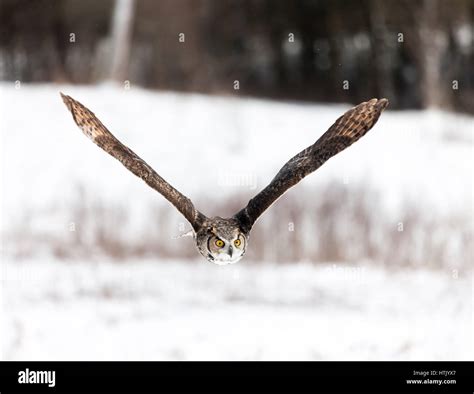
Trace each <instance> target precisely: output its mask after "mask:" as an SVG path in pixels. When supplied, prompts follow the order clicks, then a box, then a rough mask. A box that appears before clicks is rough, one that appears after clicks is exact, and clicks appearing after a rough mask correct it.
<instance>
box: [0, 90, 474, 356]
mask: <svg viewBox="0 0 474 394" xmlns="http://www.w3.org/2000/svg"><path fill="white" fill-rule="evenodd" d="M59 91H62V92H64V93H66V94H69V95H71V96H72V97H74V98H75V99H77V100H79V101H80V102H82V103H83V104H85V105H87V106H88V107H89V108H91V110H92V111H93V112H95V113H96V114H97V115H98V116H99V117H100V119H101V120H102V121H103V123H104V124H105V125H106V126H107V127H108V128H109V129H110V130H111V131H112V132H113V133H114V134H115V135H116V136H117V137H118V138H119V139H121V140H122V141H123V142H124V143H126V144H127V145H128V146H130V147H131V148H132V149H133V150H134V151H136V152H137V153H138V154H139V155H140V156H141V157H142V158H144V159H145V160H146V161H147V162H148V163H150V164H151V165H152V166H153V167H155V169H156V170H157V171H158V172H159V173H160V174H161V175H162V176H163V177H164V178H165V179H166V180H168V181H169V182H170V183H171V184H172V185H174V186H175V187H176V188H178V189H179V190H181V191H182V192H183V193H185V194H186V195H188V196H189V197H190V198H192V199H193V201H195V203H196V205H197V206H198V208H201V209H202V211H203V212H204V213H205V214H208V215H209V216H213V215H223V216H225V215H230V214H232V213H234V212H233V211H232V209H234V208H239V207H241V206H243V205H244V204H245V203H246V201H247V200H248V198H250V197H252V196H253V195H254V194H255V193H256V192H257V191H258V190H259V189H260V188H262V187H264V186H265V185H266V184H267V183H268V182H269V181H270V180H271V178H272V177H273V176H274V175H275V174H276V172H277V171H278V170H279V168H280V167H281V166H282V165H283V164H284V163H285V162H286V161H287V160H288V159H289V158H290V157H291V156H293V155H294V154H295V153H297V152H299V151H300V150H302V149H303V148H305V147H307V146H308V145H310V144H312V143H313V142H314V141H315V140H316V139H317V138H318V137H319V136H320V135H321V134H322V133H323V132H324V131H325V130H326V129H327V128H328V127H329V126H330V125H331V124H332V123H333V122H334V120H335V119H336V118H337V117H339V116H340V115H341V114H342V113H343V112H344V111H345V110H347V109H348V108H349V107H348V106H344V105H309V104H308V105H307V104H301V103H278V102H270V101H264V100H255V99H247V98H241V99H239V98H235V97H234V98H231V97H208V96H202V95H196V94H176V93H167V92H161V93H157V92H149V91H145V90H142V89H138V88H133V87H132V89H131V90H123V89H119V88H118V87H115V86H110V85H100V86H97V87H77V86H64V85H61V86H60V85H57V86H56V85H34V86H28V85H23V86H22V87H21V89H15V88H14V87H13V84H7V83H0V108H2V111H1V117H0V128H1V162H2V171H1V172H0V174H1V176H2V179H1V184H2V193H1V194H0V197H1V198H2V202H1V207H2V209H1V214H2V218H1V219H2V220H1V231H2V255H3V260H2V267H1V270H0V273H1V278H0V279H1V281H0V285H1V286H2V288H1V293H0V295H1V301H0V305H1V308H2V310H1V313H0V344H1V350H2V353H1V357H2V358H3V359H8V360H20V359H26V360H39V359H61V360H77V359H79V360H96V359H97V360H120V359H130V360H281V359H298V360H300V359H304V360H306V359H311V360H353V359H362V360H438V359H443V360H449V359H472V358H473V349H472V346H473V339H472V332H473V331H474V328H473V325H472V305H473V301H474V300H473V297H474V295H473V291H472V244H473V241H472V221H473V168H474V154H473V153H474V152H473V137H474V134H473V127H472V126H473V124H474V122H473V117H471V116H465V115H459V114H451V113H445V112H438V111H403V112H397V111H385V112H384V114H383V115H382V116H381V118H380V120H379V122H378V123H377V125H376V126H375V128H374V130H372V131H371V132H370V133H369V134H368V135H367V136H365V137H364V138H363V139H362V140H361V141H360V142H358V143H357V144H355V145H354V146H353V147H351V148H349V149H348V150H346V151H344V152H343V153H341V154H340V155H338V156H337V157H335V158H333V159H331V160H330V161H329V162H327V163H326V164H325V165H324V166H323V167H322V168H321V169H319V170H318V172H317V173H315V174H313V175H312V176H309V177H307V178H306V179H304V180H303V181H302V182H301V183H300V184H299V185H298V186H296V187H295V188H294V189H292V190H290V192H289V193H288V195H287V196H285V197H284V198H282V199H281V200H280V201H278V202H277V203H276V204H275V206H274V207H273V208H272V209H271V210H269V212H268V214H266V215H264V216H263V217H262V219H261V220H260V221H259V222H258V223H257V224H256V226H255V229H254V230H253V235H252V239H251V241H250V250H249V252H248V254H247V255H246V258H245V259H244V260H243V261H242V262H240V263H238V264H237V265H235V266H226V267H218V266H215V265H212V264H210V263H207V262H205V261H204V260H202V259H199V258H198V257H196V256H197V255H196V253H197V252H196V251H195V250H194V247H193V245H192V242H191V240H190V239H183V240H171V237H172V236H173V235H176V234H178V233H179V232H181V231H183V228H181V225H182V223H183V222H184V220H183V218H182V217H181V216H180V215H179V214H178V213H176V212H175V211H174V209H173V208H171V207H170V206H169V204H168V203H167V202H166V201H165V200H164V199H163V198H162V197H161V196H159V195H157V194H156V192H155V191H153V190H151V189H149V188H148V187H147V186H146V185H144V184H143V182H141V181H140V180H138V179H136V177H135V176H133V175H132V174H130V173H128V172H127V171H126V170H125V169H123V168H122V166H121V165H120V163H118V162H117V161H115V160H114V159H112V158H110V157H108V156H107V155H106V154H105V153H104V152H103V151H101V150H100V149H99V148H97V147H96V146H95V145H93V144H92V143H91V142H90V141H89V140H88V139H87V138H85V137H84V136H83V135H82V134H81V133H80V131H79V130H78V129H77V127H76V126H75V125H74V123H73V120H72V118H71V115H70V114H69V113H68V111H67V110H66V108H65V106H64V105H63V103H62V101H61V99H60V97H59V93H58V92H59ZM328 185H332V186H330V187H328ZM337 185H340V187H342V188H343V190H344V193H345V194H344V195H346V196H348V200H344V201H346V203H344V204H343V203H340V202H338V201H337V200H336V199H335V197H334V196H335V195H336V190H337V187H335V186H337ZM357 190H363V191H365V192H364V193H365V194H363V193H362V194H359V197H357V193H356V191H357ZM367 191H368V192H367ZM367 193H369V194H373V195H374V196H377V204H372V200H370V199H368V198H366V197H367ZM322 194H325V195H322ZM236 198H237V199H238V201H236V200H235V199H236ZM357 198H359V200H357ZM227 199H228V200H229V201H230V202H231V204H230V205H229V206H225V205H223V204H222V201H224V202H225V201H227ZM331 200H334V203H335V207H333V208H332V210H329V209H326V208H324V207H325V204H326V203H327V201H331ZM84 201H85V203H84ZM354 201H355V202H354ZM357 201H359V202H360V201H362V204H363V205H362V206H365V207H366V208H365V210H366V211H367V210H368V212H369V214H370V217H365V216H362V219H361V218H359V219H358V216H357V214H358V213H359V209H360V206H359V205H358V202H357ZM88 204H89V205H91V204H95V205H93V206H92V208H91V207H90V206H89V205H88ZM318 204H319V205H318ZM351 204H352V205H353V206H352V205H351ZM313 206H320V207H323V208H324V209H322V214H320V216H311V215H313V213H314V212H313V211H311V207H313ZM223 207H224V209H225V210H227V212H222V211H220V210H219V209H220V208H223ZM293 207H298V209H299V210H300V211H299V215H300V216H298V215H296V214H295V212H292V208H293ZM407 207H409V209H408V208H407ZM218 208H219V209H218ZM117 212H118V213H120V215H123V216H126V220H124V221H121V220H120V215H119V217H117ZM407 212H408V213H407ZM158 213H159V214H158ZM413 213H415V216H413ZM409 214H411V215H412V216H410V215H409ZM272 215H273V216H272ZM413 217H414V218H415V219H413ZM315 218H316V219H315ZM410 218H412V219H411V221H410V220H409V219H410ZM276 219H279V220H280V222H278V221H275V220H276ZM303 219H305V220H306V221H303ZM324 220H325V222H324V223H326V225H327V226H328V227H324V226H323V221H324ZM361 220H362V224H364V223H365V227H361ZM417 220H420V221H421V222H422V223H424V224H423V226H424V227H423V226H418V227H416V223H417V222H416V221H417ZM364 221H365V222H364ZM165 222H166V223H170V226H169V227H166V226H164V225H163V224H162V223H165ZM290 222H294V224H295V229H296V230H295V232H294V233H292V234H290V233H289V231H288V229H287V228H288V223H290ZM380 223H383V225H382V224H380ZM400 223H402V224H403V226H404V232H403V233H399V232H397V227H399V226H400ZM280 225H281V226H282V227H279V226H280ZM71 226H72V227H73V228H74V231H71ZM97 226H99V227H97ZM384 226H385V227H384ZM387 226H388V228H389V230H388V232H387ZM328 229H330V230H331V231H333V232H334V233H335V234H337V236H335V238H334V239H336V240H338V241H339V244H338V245H339V247H340V245H347V247H349V246H352V247H354V248H355V249H357V247H359V246H360V245H361V241H364V240H365V239H367V238H371V240H370V242H371V243H370V244H369V246H371V247H377V248H380V247H383V246H386V248H387V250H385V251H383V254H382V255H383V256H388V257H391V256H392V255H393V256H395V255H397V254H398V256H397V259H395V260H394V261H401V265H397V264H393V261H389V259H387V260H385V259H380V258H377V255H375V258H374V257H373V256H372V257H371V258H369V257H367V256H366V249H361V250H359V251H357V250H355V251H354V252H353V253H352V252H351V253H352V254H351V253H345V254H344V256H352V259H351V261H352V262H351V263H349V259H347V260H344V261H343V260H340V261H338V262H337V263H335V264H332V263H326V264H315V262H320V261H321V255H322V254H321V253H322V252H321V250H322V249H318V248H317V247H318V242H319V243H321V242H324V241H321V240H325V239H326V238H324V236H325V235H327V232H328V231H327V230H328ZM384 231H385V232H384ZM109 233H113V235H114V237H113V238H107V234H109ZM104 234H105V235H104ZM393 234H395V235H393ZM97 237H99V238H100V237H102V238H100V239H101V242H102V243H108V244H107V245H108V247H109V249H113V250H115V249H117V248H119V247H120V246H122V245H126V246H127V247H129V248H131V247H133V245H137V244H140V242H142V240H144V239H147V240H148V241H147V243H144V244H143V245H145V246H146V247H147V248H150V247H153V245H154V244H155V243H156V247H153V249H152V253H149V254H148V255H146V254H145V255H144V256H142V258H134V257H133V258H132V257H127V258H123V256H122V258H119V259H118V261H113V257H114V256H113V255H109V254H105V255H104V254H103V251H104V250H106V249H100V248H99V249H97V248H98V243H97V242H96V241H97ZM401 237H405V238H401ZM295 240H296V241H298V242H299V243H295V242H294V241H295ZM111 241H113V242H111ZM290 243H294V244H296V248H301V252H300V253H299V259H301V260H303V261H304V262H301V263H292V262H291V261H290V260H291V259H288V260H284V261H287V262H286V263H282V264H275V262H276V261H277V260H278V261H281V260H282V255H283V254H284V253H285V251H286V250H288V249H289V248H290ZM168 245H169V246H168ZM407 245H408V246H409V247H407ZM433 245H437V248H434V246H433ZM78 246H81V248H82V249H81V250H80V253H77V254H76V255H75V254H74V253H73V252H74V250H75V248H76V247H78ZM263 247H265V248H266V249H265V250H264V251H265V253H263V254H261V255H262V256H264V257H263V258H259V257H258V256H259V254H257V253H256V252H255V251H257V250H259V248H263ZM313 247H314V250H313V249H312V248H313ZM402 250H404V251H405V252H404V253H405V254H403V253H401V251H402ZM165 252H166V253H165ZM428 252H429V253H428ZM81 253H82V254H81ZM380 253H382V252H380ZM414 253H415V254H414ZM150 256H153V258H150ZM157 256H158V257H157ZM160 256H161V257H160ZM183 256H193V257H192V258H195V260H192V261H184V260H179V259H177V258H176V257H181V258H182V257H183ZM360 256H364V257H363V258H360ZM405 257H406V261H405V260H404V259H405ZM260 260H261V261H260ZM435 260H436V261H437V263H436V264H433V261H435ZM324 261H336V260H331V259H327V260H324ZM414 262H415V263H414ZM433 267H437V269H433Z"/></svg>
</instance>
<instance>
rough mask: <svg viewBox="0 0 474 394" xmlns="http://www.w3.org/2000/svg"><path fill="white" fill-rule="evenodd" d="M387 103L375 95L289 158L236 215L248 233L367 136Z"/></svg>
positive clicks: (348, 112)
mask: <svg viewBox="0 0 474 394" xmlns="http://www.w3.org/2000/svg"><path fill="white" fill-rule="evenodd" d="M387 105H388V100H387V99H380V100H378V99H375V98H374V99H372V100H370V101H367V102H364V103H361V104H359V105H357V106H356V107H354V108H352V109H350V110H349V111H347V112H346V113H345V114H344V115H342V116H341V117H340V118H339V119H337V120H336V122H335V123H334V124H333V125H332V126H331V127H330V128H329V129H328V130H327V131H326V132H325V133H324V134H323V135H322V136H321V137H320V138H319V139H318V140H317V141H316V142H315V143H314V144H313V145H311V146H309V147H308V148H306V149H305V150H303V151H301V152H300V153H298V154H297V155H296V156H294V157H293V158H292V159H290V160H289V161H288V162H287V163H286V164H285V165H284V166H283V167H282V168H281V170H280V171H279V172H278V174H277V175H276V176H275V178H273V180H272V181H271V182H270V184H269V185H268V186H267V187H266V188H265V189H263V190H262V191H261V192H260V193H258V194H257V195H256V196H255V197H254V198H252V199H251V200H250V201H249V203H248V204H247V206H246V207H245V208H243V209H242V210H240V211H239V212H237V213H236V214H235V215H234V217H235V218H236V219H237V220H238V221H239V222H240V224H241V227H242V229H243V230H244V231H245V232H246V233H248V232H249V231H250V229H251V228H252V226H253V224H254V223H255V221H256V220H257V219H258V217H259V216H260V215H261V214H262V213H263V212H265V210H266V209H268V207H270V205H272V204H273V203H274V202H275V201H276V200H277V199H278V198H279V197H281V196H282V195H283V194H284V193H285V192H286V191H287V190H288V189H289V188H290V187H292V186H294V185H296V184H297V183H298V182H299V181H301V180H302V179H303V178H304V177H305V176H306V175H308V174H310V173H312V172H313V171H315V170H317V169H318V168H319V167H321V165H323V164H324V163H325V162H326V161H327V160H328V159H330V158H331V157H333V156H334V155H336V154H338V153H339V152H341V151H342V150H344V149H345V148H347V147H348V146H350V145H352V144H353V143H354V142H356V141H357V140H358V139H359V138H361V137H362V136H364V135H365V134H366V133H367V132H368V131H369V130H370V129H371V128H372V127H373V126H374V125H375V123H377V120H378V118H379V116H380V114H381V113H382V111H383V110H384V109H385V107H386V106H387Z"/></svg>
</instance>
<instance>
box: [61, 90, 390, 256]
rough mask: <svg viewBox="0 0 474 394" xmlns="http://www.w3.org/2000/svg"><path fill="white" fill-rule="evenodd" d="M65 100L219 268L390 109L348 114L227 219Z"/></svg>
mask: <svg viewBox="0 0 474 394" xmlns="http://www.w3.org/2000/svg"><path fill="white" fill-rule="evenodd" d="M61 96H62V98H63V101H64V103H65V104H66V106H67V107H68V109H69V110H70V111H71V113H72V116H73V119H74V121H75V122H76V124H77V125H78V126H79V128H80V129H81V130H82V132H83V133H84V134H85V135H86V136H87V137H88V138H90V139H91V140H92V141H93V142H94V143H95V144H96V145H98V146H99V147H100V148H102V149H103V150H104V151H106V152H107V153H109V154H110V155H112V156H113V157H115V158H116V159H117V160H119V161H120V162H121V163H122V164H123V165H124V166H125V167H126V168H127V169H128V170H129V171H131V172H132V173H134V174H135V175H136V176H138V177H139V178H141V179H143V180H144V181H145V182H146V183H147V184H148V185H149V186H150V187H152V188H153V189H155V190H156V191H158V192H159V193H160V194H162V195H163V196H164V197H165V198H166V199H167V200H168V201H169V202H170V203H171V204H173V205H174V206H175V207H176V208H177V209H178V210H179V211H180V212H181V213H182V214H183V216H184V217H185V218H186V219H187V220H188V221H189V223H190V224H191V225H192V227H193V235H194V239H195V242H196V247H197V249H198V251H199V253H201V255H202V256H203V257H204V258H206V259H207V260H208V261H210V262H213V263H215V264H219V265H225V264H232V263H236V262H237V261H239V260H240V259H241V258H242V257H243V255H244V254H245V251H246V248H247V246H248V238H249V234H250V231H251V229H252V226H253V225H254V223H255V221H256V220H257V219H258V218H259V217H260V215H262V214H263V212H265V210H267V209H268V208H269V207H270V206H271V205H272V204H273V203H274V202H275V201H276V200H277V199H278V198H279V197H281V196H282V195H283V194H284V193H285V192H286V191H287V190H288V189H289V188H291V187H292V186H294V185H296V184H297V183H298V182H299V181H300V180H301V179H303V178H304V177H305V176H307V175H309V174H310V173H312V172H313V171H315V170H317V169H318V168H319V167H320V166H321V165H323V164H324V163H325V162H326V161H327V160H328V159H330V158H331V157H332V156H334V155H336V154H337V153H339V152H341V151H342V150H344V149H345V148H347V147H348V146H350V145H351V144H352V143H354V142H355V141H357V140H358V139H359V138H360V137H362V136H363V135H365V134H366V133H367V131H369V130H370V129H371V128H372V127H373V126H374V125H375V123H376V122H377V120H378V118H379V116H380V114H381V113H382V111H383V110H384V109H385V107H386V106H387V105H388V101H387V100H386V99H380V100H378V99H372V100H370V101H367V102H364V103H361V104H359V105H358V106H356V107H354V108H352V109H350V110H349V111H347V112H346V113H345V114H344V115H342V116H341V117H340V118H339V119H337V120H336V122H335V123H334V124H333V125H332V126H331V127H330V128H329V129H328V130H327V131H326V132H325V133H324V134H323V135H322V136H321V137H320V138H319V139H318V140H317V141H316V142H315V143H314V144H313V145H311V146H309V147H308V148H306V149H304V150H302V151H301V152H300V153H298V154H297V155H295V156H294V157H293V158H292V159H290V160H289V161H288V162H287V163H286V164H285V165H284V166H283V167H282V168H281V169H280V171H279V172H278V173H277V175H276V176H275V178H273V180H272V181H271V182H270V184H269V185H268V186H267V187H265V188H264V189H263V190H262V191H261V192H260V193H258V194H257V195H256V196H255V197H254V198H252V199H251V200H250V201H249V202H248V204H247V206H245V207H244V208H242V209H241V210H240V211H239V212H237V213H236V214H235V215H234V216H233V217H231V218H227V219H225V218H221V217H219V216H216V217H213V218H209V217H207V216H206V215H204V214H203V213H201V212H200V211H198V210H197V209H196V207H195V206H194V204H193V203H192V202H191V200H190V199H189V198H188V197H186V196H185V195H183V194H182V193H180V192H179V191H178V190H176V189H175V188H174V187H173V186H171V185H170V184H169V183H168V182H166V181H165V180H164V179H163V178H162V177H161V176H160V175H158V173H157V172H156V171H155V170H153V168H151V167H150V166H149V165H148V164H147V163H146V162H145V161H143V160H142V159H141V158H140V157H139V156H138V155H137V154H136V153H135V152H133V151H132V150H131V149H129V148H128V147H127V146H125V145H124V144H122V143H121V142H120V141H119V140H118V139H117V138H115V137H114V136H113V135H112V133H111V132H110V131H109V130H108V129H107V128H106V127H105V126H104V125H103V124H102V123H101V121H100V120H99V119H98V118H97V117H96V116H95V115H94V114H93V113H92V112H91V111H89V110H88V109H87V108H86V107H84V106H83V105H82V104H81V103H79V102H78V101H76V100H74V99H72V98H71V97H69V96H65V95H63V94H62V93H61Z"/></svg>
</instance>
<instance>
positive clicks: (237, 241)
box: [234, 239, 242, 247]
mask: <svg viewBox="0 0 474 394" xmlns="http://www.w3.org/2000/svg"><path fill="white" fill-rule="evenodd" d="M241 243H242V242H240V239H236V240H235V241H234V245H235V246H237V247H239V246H240V244H241Z"/></svg>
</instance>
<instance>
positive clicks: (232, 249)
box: [229, 246, 234, 257]
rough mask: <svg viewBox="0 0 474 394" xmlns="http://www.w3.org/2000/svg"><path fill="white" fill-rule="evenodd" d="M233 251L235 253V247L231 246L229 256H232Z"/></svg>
mask: <svg viewBox="0 0 474 394" xmlns="http://www.w3.org/2000/svg"><path fill="white" fill-rule="evenodd" d="M233 253H234V248H233V247H232V246H229V256H230V257H232V254H233Z"/></svg>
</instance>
